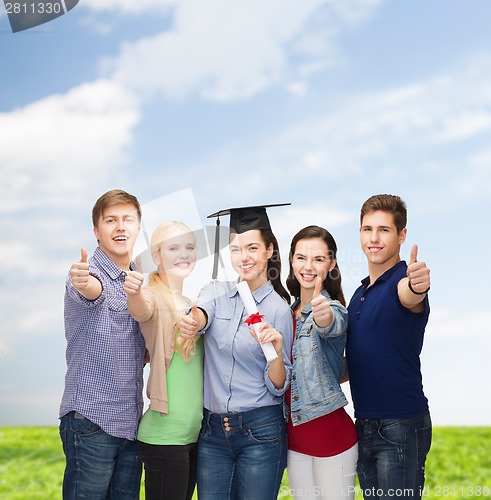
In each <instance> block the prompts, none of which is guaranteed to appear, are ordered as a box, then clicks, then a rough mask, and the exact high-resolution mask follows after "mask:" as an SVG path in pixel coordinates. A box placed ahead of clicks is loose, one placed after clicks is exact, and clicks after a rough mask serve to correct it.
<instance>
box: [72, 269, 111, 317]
mask: <svg viewBox="0 0 491 500" xmlns="http://www.w3.org/2000/svg"><path fill="white" fill-rule="evenodd" d="M89 273H90V275H91V276H94V278H96V279H98V280H99V281H100V282H101V286H102V291H101V294H100V295H99V297H97V299H95V300H89V299H86V298H85V297H84V296H83V295H82V294H81V293H80V292H79V291H78V290H77V289H76V288H75V287H74V286H73V283H72V279H71V277H70V273H68V276H67V279H66V282H65V295H66V297H68V298H69V299H71V300H72V301H73V302H76V303H77V304H78V305H80V306H82V307H85V308H87V309H90V308H92V307H97V306H99V305H100V304H101V303H102V302H104V301H105V300H106V294H105V290H104V284H103V282H102V280H101V278H100V276H99V273H98V272H97V270H95V269H94V268H92V267H91V268H90V269H89Z"/></svg>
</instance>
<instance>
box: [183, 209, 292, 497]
mask: <svg viewBox="0 0 491 500" xmlns="http://www.w3.org/2000/svg"><path fill="white" fill-rule="evenodd" d="M269 206H271V205H268V207H269ZM228 214H230V258H231V263H232V267H233V268H234V270H235V271H236V272H237V273H238V275H239V279H238V281H239V282H247V284H248V286H249V288H250V290H251V292H252V295H253V297H254V302H255V303H256V305H257V310H258V312H259V314H260V315H261V316H262V321H263V322H262V323H261V325H260V327H259V330H260V335H261V341H260V342H261V343H269V342H271V343H272V345H273V347H274V350H275V351H276V355H277V357H276V359H274V360H272V361H269V362H268V361H267V360H266V357H265V355H264V353H263V351H262V349H261V345H260V344H259V343H258V342H257V340H256V339H255V338H254V337H253V336H252V335H251V334H250V331H249V328H250V327H249V326H248V323H249V322H246V320H248V319H249V316H248V314H247V312H246V310H245V308H244V305H243V302H242V299H241V296H240V295H239V292H238V290H237V283H238V281H228V282H221V281H217V280H213V281H212V282H211V283H209V284H208V285H206V286H205V287H203V289H202V290H201V292H200V294H199V296H198V300H197V305H196V304H193V306H192V308H191V310H190V312H189V314H188V315H187V316H184V317H183V318H182V319H181V325H180V330H181V335H182V336H183V337H184V338H186V337H188V338H192V337H193V336H194V335H195V334H196V332H200V333H204V339H205V368H204V372H205V376H204V418H203V423H202V427H201V431H200V437H199V441H198V496H199V499H200V500H225V499H226V500H229V499H241V500H244V499H251V500H252V499H253V500H258V499H260V500H270V499H271V500H273V499H274V500H275V499H276V498H277V495H278V491H279V487H280V483H281V479H282V476H283V472H284V469H285V467H286V448H287V446H286V429H285V418H284V416H283V394H284V393H285V391H286V390H287V388H288V386H289V384H290V372H291V361H290V351H291V345H292V341H293V321H292V313H291V310H290V307H289V298H290V297H289V294H288V292H287V291H286V290H285V288H284V287H283V285H282V284H281V281H280V274H281V261H280V255H279V249H278V243H277V240H276V237H275V236H274V234H273V232H272V230H271V227H270V223H269V220H268V217H267V214H266V207H265V206H260V207H247V208H240V209H239V208H236V209H230V210H224V211H220V212H217V213H216V214H213V215H211V216H210V217H220V216H221V215H228ZM215 258H218V255H217V254H216V255H215ZM215 269H216V266H215Z"/></svg>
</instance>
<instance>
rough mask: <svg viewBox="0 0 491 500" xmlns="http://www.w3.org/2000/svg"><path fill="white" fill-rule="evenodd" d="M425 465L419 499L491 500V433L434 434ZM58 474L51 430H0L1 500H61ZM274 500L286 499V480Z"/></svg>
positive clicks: (58, 452)
mask: <svg viewBox="0 0 491 500" xmlns="http://www.w3.org/2000/svg"><path fill="white" fill-rule="evenodd" d="M426 465H427V466H426V486H425V498H435V499H441V500H445V499H446V498H452V499H454V498H473V497H480V498H490V499H491V427H437V428H435V429H434V435H433V445H432V448H431V452H430V455H429V457H428V461H427V464H426ZM63 469H64V456H63V452H62V449H61V444H60V440H59V437H58V429H57V428H56V427H0V498H1V499H2V500H27V499H29V500H34V499H43V500H58V499H61V478H62V475H63ZM141 498H142V499H144V498H145V495H144V494H143V488H142V494H141ZM278 498H281V499H289V498H292V497H291V496H290V495H289V487H288V478H287V476H286V474H285V477H284V479H283V483H282V487H281V489H280V495H279V496H278ZM357 498H361V495H360V494H359V492H357ZM258 500H260V499H258Z"/></svg>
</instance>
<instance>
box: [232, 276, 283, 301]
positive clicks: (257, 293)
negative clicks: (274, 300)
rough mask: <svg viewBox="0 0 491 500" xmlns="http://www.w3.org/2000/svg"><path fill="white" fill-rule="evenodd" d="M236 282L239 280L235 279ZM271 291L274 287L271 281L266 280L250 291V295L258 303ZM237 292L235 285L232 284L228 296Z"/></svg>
mask: <svg viewBox="0 0 491 500" xmlns="http://www.w3.org/2000/svg"><path fill="white" fill-rule="evenodd" d="M238 282H239V280H237V281H236V283H235V284H237V283H238ZM273 291H274V288H273V285H272V283H271V281H266V283H264V285H262V286H261V287H259V288H258V289H257V290H254V291H253V292H252V296H253V297H254V300H255V301H256V303H257V304H260V303H261V302H262V301H263V299H264V298H265V297H267V296H268V295H269V294H270V293H271V292H273ZM237 293H239V292H238V291H237V287H236V286H233V287H232V288H231V290H230V297H233V296H234V295H236V294H237Z"/></svg>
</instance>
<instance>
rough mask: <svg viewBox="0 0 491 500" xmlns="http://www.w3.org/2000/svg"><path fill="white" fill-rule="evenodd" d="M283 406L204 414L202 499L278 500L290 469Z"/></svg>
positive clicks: (200, 461)
mask: <svg viewBox="0 0 491 500" xmlns="http://www.w3.org/2000/svg"><path fill="white" fill-rule="evenodd" d="M286 450H287V446H286V428H285V420H284V418H283V411H282V408H281V406H279V405H275V406H266V407H264V408H257V409H254V410H250V411H247V412H243V413H226V414H216V413H210V412H209V411H207V410H206V409H205V414H204V418H203V424H202V427H201V432H200V437H199V440H198V497H199V499H200V500H232V499H240V500H276V498H277V496H278V490H279V488H280V483H281V479H282V477H283V472H284V470H285V467H286Z"/></svg>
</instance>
